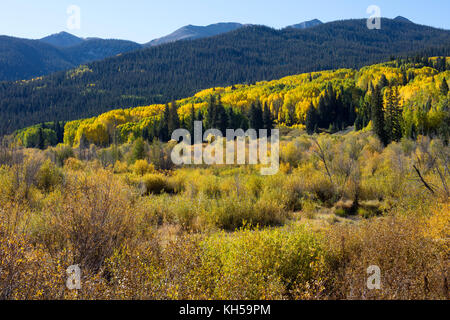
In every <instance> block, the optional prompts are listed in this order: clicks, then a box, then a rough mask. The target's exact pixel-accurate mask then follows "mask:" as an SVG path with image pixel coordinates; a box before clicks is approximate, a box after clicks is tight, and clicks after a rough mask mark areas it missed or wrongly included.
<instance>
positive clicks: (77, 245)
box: [34, 170, 134, 272]
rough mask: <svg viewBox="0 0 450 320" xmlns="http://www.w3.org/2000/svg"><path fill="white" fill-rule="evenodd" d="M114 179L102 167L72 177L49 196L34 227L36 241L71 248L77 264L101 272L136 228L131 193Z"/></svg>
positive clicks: (53, 247)
mask: <svg viewBox="0 0 450 320" xmlns="http://www.w3.org/2000/svg"><path fill="white" fill-rule="evenodd" d="M112 178H113V177H112V175H111V174H109V173H107V172H106V171H103V170H99V171H98V172H97V173H96V174H91V175H89V174H77V175H74V176H69V177H68V181H67V183H66V186H65V188H63V189H62V190H60V191H58V192H55V193H53V194H52V195H51V197H50V198H49V199H48V202H47V203H46V206H45V208H44V212H43V214H42V216H41V220H40V221H38V223H37V225H36V226H35V228H34V229H35V231H34V237H35V239H36V241H39V242H42V243H44V244H46V246H47V247H48V248H52V249H53V250H60V249H62V248H70V249H71V250H73V252H74V260H75V261H76V263H78V264H80V265H82V266H83V267H84V268H86V269H88V270H91V271H93V272H96V271H98V270H99V269H100V268H101V266H102V265H103V262H104V260H105V259H106V258H108V257H109V256H110V255H111V254H112V253H113V250H114V249H116V248H118V247H120V246H121V245H122V244H123V243H124V241H125V240H126V239H127V238H130V237H131V236H132V234H133V230H134V228H133V207H132V201H131V200H132V199H131V193H130V192H129V191H128V190H127V188H126V186H124V185H122V184H120V183H119V182H118V181H117V180H113V179H112Z"/></svg>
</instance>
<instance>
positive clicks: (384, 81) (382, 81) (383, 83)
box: [378, 74, 389, 89]
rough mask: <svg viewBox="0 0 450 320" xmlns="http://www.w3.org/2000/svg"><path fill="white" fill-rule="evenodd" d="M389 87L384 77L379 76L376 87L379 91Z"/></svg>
mask: <svg viewBox="0 0 450 320" xmlns="http://www.w3.org/2000/svg"><path fill="white" fill-rule="evenodd" d="M388 85H389V81H388V80H387V79H386V76H385V75H384V74H382V75H381V78H380V81H379V82H378V86H379V87H380V89H383V88H384V87H387V86H388Z"/></svg>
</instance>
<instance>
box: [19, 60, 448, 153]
mask: <svg viewBox="0 0 450 320" xmlns="http://www.w3.org/2000/svg"><path fill="white" fill-rule="evenodd" d="M449 62H450V60H449V59H448V58H447V60H446V59H445V58H443V57H442V58H431V59H428V58H415V59H404V60H400V61H391V62H388V63H384V64H378V65H373V66H368V67H364V68H362V69H360V70H354V69H339V70H336V71H320V72H313V73H305V74H300V75H296V76H288V77H285V78H282V79H280V80H273V81H268V82H267V81H264V82H258V83H256V84H254V85H245V84H240V85H233V86H229V87H215V88H211V89H207V90H204V91H201V92H199V93H197V94H196V95H194V96H193V97H190V98H185V99H182V100H178V101H173V102H171V103H169V104H166V105H163V104H156V105H150V106H147V107H138V108H132V109H118V110H113V111H110V112H107V113H104V114H102V115H100V116H98V117H94V118H90V119H85V120H76V121H72V122H68V123H67V124H65V127H64V125H63V124H62V123H60V122H54V123H47V124H41V125H37V126H33V127H30V128H28V129H25V130H21V131H19V133H18V135H17V137H18V141H19V143H20V144H21V145H24V146H26V147H38V148H45V147H46V146H48V145H55V144H57V143H58V142H64V143H65V144H67V145H70V146H74V147H80V146H81V147H82V148H84V147H88V146H89V145H90V144H95V145H97V146H101V147H106V146H109V145H110V144H112V143H126V142H132V141H134V140H136V139H137V138H143V139H144V140H147V141H149V142H151V141H153V140H160V141H168V140H170V135H171V133H172V132H173V131H174V130H175V129H177V128H180V127H183V128H186V129H188V130H191V131H192V130H193V122H194V121H203V122H204V126H205V128H219V129H221V130H222V132H225V130H226V129H227V128H236V129H237V128H243V129H247V128H249V127H251V128H255V129H263V128H266V129H271V128H273V127H274V125H275V124H278V126H281V127H283V126H289V127H292V126H294V127H295V126H301V127H304V128H306V130H307V131H308V133H310V134H312V133H314V132H330V133H333V132H337V131H339V130H343V129H345V128H346V127H347V126H352V125H355V126H356V129H357V130H362V129H364V128H366V127H367V126H369V127H370V128H372V129H374V131H375V132H376V133H377V134H378V136H379V138H380V139H381V141H382V142H383V143H385V144H388V143H390V142H392V141H399V140H400V139H401V138H402V137H408V138H415V137H417V136H418V135H432V136H439V137H441V138H442V139H443V140H444V141H448V139H449V135H450V125H449V124H450V113H449V89H448V80H449V79H450V65H449ZM63 128H64V129H63Z"/></svg>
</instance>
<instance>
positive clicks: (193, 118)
mask: <svg viewBox="0 0 450 320" xmlns="http://www.w3.org/2000/svg"><path fill="white" fill-rule="evenodd" d="M196 120H197V118H196V114H195V107H194V104H192V105H191V115H190V118H189V128H188V130H189V133H190V134H191V139H192V141H193V139H194V127H195V121H196Z"/></svg>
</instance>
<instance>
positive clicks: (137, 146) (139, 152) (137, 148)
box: [131, 138, 145, 163]
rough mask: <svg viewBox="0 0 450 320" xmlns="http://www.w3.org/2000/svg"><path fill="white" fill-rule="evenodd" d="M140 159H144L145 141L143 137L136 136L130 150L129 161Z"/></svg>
mask: <svg viewBox="0 0 450 320" xmlns="http://www.w3.org/2000/svg"><path fill="white" fill-rule="evenodd" d="M142 159H145V142H144V139H142V138H137V139H136V141H135V142H134V144H133V149H132V151H131V161H132V162H133V163H134V162H136V161H137V160H142Z"/></svg>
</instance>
